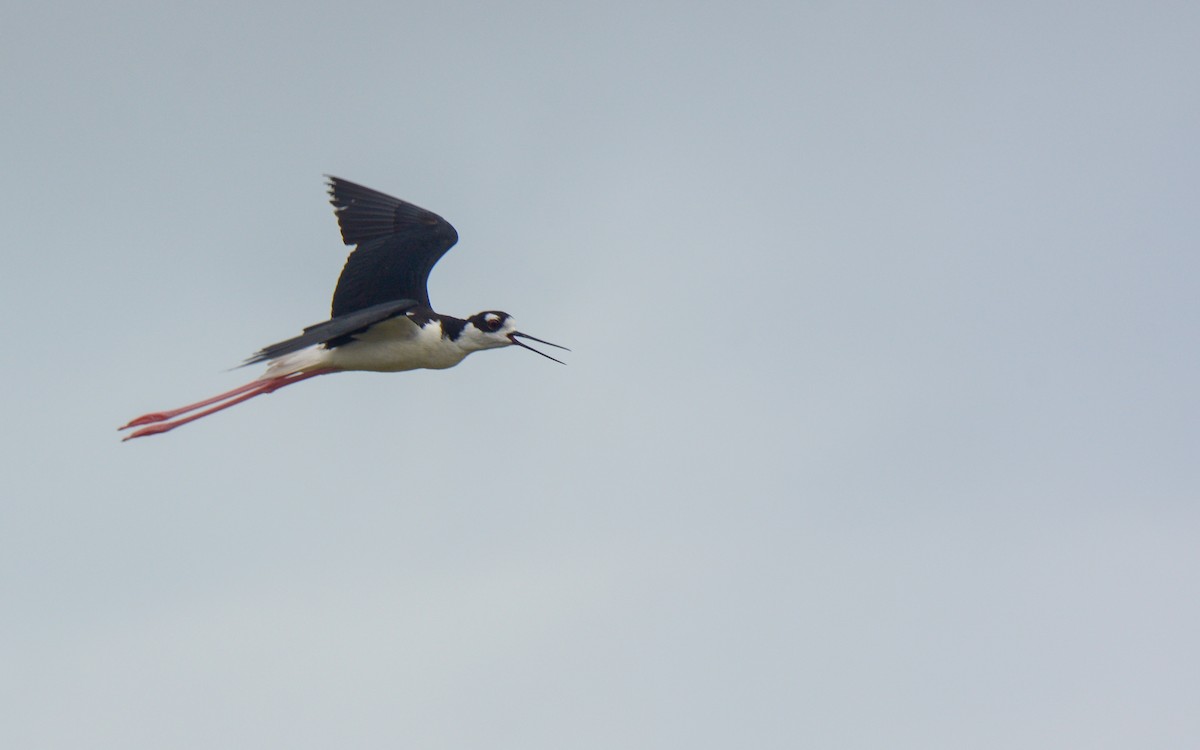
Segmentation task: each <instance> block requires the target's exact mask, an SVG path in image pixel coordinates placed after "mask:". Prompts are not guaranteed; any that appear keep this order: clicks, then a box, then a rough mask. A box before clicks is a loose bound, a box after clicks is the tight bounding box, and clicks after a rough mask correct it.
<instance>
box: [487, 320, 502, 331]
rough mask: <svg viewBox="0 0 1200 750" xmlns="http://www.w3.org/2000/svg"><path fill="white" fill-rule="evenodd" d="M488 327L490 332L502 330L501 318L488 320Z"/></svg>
mask: <svg viewBox="0 0 1200 750" xmlns="http://www.w3.org/2000/svg"><path fill="white" fill-rule="evenodd" d="M487 327H488V330H489V331H497V330H499V329H500V319H499V318H488V322H487Z"/></svg>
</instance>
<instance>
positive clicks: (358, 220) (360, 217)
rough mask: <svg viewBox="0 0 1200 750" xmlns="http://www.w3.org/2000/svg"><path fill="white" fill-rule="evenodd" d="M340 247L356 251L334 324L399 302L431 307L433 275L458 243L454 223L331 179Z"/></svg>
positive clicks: (342, 282) (337, 296)
mask: <svg viewBox="0 0 1200 750" xmlns="http://www.w3.org/2000/svg"><path fill="white" fill-rule="evenodd" d="M329 195H330V199H329V202H330V203H332V204H333V206H334V211H335V212H336V213H337V219H338V226H340V227H341V229H342V241H343V242H345V243H346V244H347V245H357V247H356V248H355V249H354V250H353V251H352V252H351V253H350V257H349V258H347V259H346V265H345V266H344V267H343V268H342V275H341V277H340V278H339V279H338V284H337V289H336V290H334V292H333V310H332V312H331V317H332V318H338V317H340V316H343V315H347V314H349V313H352V312H355V311H356V310H363V309H366V308H368V307H373V306H375V305H381V304H383V303H387V302H394V301H396V300H404V299H407V300H414V301H416V302H417V303H419V304H421V305H424V306H425V307H430V304H429V291H428V289H427V288H426V284H427V282H428V280H429V272H430V271H432V270H433V266H434V264H435V263H437V262H438V260H439V259H441V257H442V256H443V255H445V254H446V251H447V250H449V249H450V248H451V247H453V246H454V243H455V242H458V232H456V231H454V227H452V226H450V223H449V222H448V221H446V220H445V219H443V218H442V217H440V216H438V215H437V214H435V213H433V212H432V211H426V210H425V209H423V208H419V207H417V206H414V205H413V204H411V203H406V202H404V201H402V200H399V199H397V198H393V197H391V196H390V195H384V194H383V193H380V192H378V191H376V190H372V189H370V188H366V187H363V186H362V185H356V184H355V183H353V182H348V181H346V180H343V179H341V178H339V177H330V178H329Z"/></svg>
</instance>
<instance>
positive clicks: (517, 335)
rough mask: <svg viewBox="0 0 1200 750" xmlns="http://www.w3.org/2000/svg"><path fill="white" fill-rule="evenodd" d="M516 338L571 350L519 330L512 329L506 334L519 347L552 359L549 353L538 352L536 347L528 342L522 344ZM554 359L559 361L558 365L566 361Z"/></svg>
mask: <svg viewBox="0 0 1200 750" xmlns="http://www.w3.org/2000/svg"><path fill="white" fill-rule="evenodd" d="M518 338H522V339H529V340H530V341H536V342H538V343H539V344H545V345H546V346H553V347H554V348H555V349H562V350H563V351H568V352H569V351H571V350H570V349H568V348H567V347H565V346H559V345H558V344H551V343H550V342H549V341H542V340H541V339H535V338H534V337H533V336H530V335H529V334H528V333H521V332H520V331H513V332H512V333H510V334H508V340H509V341H511V342H513V343H514V344H516V345H517V346H519V347H521V348H522V349H528V350H529V351H531V352H533V353H534V354H540V355H542V356H543V357H545V358H546V359H554V357H551V356H550V355H549V354H546V353H545V352H539V351H538V350H537V349H534V348H533V347H532V346H530V345H529V344H523V343H521V342H520V341H517V339H518ZM554 361H555V362H557V363H559V364H560V365H565V364H566V362H563V361H562V360H561V359H554Z"/></svg>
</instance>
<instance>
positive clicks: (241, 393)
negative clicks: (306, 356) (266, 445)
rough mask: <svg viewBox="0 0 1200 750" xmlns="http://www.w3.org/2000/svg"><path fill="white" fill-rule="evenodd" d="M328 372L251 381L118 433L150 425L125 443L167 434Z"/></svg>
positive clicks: (141, 419)
mask: <svg viewBox="0 0 1200 750" xmlns="http://www.w3.org/2000/svg"><path fill="white" fill-rule="evenodd" d="M330 372H334V370H332V369H325V370H313V371H311V372H301V373H293V374H291V375H280V376H279V377H274V378H268V379H263V380H255V381H252V382H250V383H246V384H245V385H243V386H239V387H237V388H234V389H233V390H231V391H226V392H225V393H222V394H219V395H216V396H213V397H212V398H208V399H205V400H203V401H197V402H196V403H194V404H188V405H187V406H182V407H180V408H178V409H172V410H171V411H164V412H154V413H151V414H144V415H142V416H140V417H138V418H137V419H135V420H133V421H132V422H130V423H129V424H127V425H125V426H124V427H121V428H120V429H122V430H125V429H128V428H130V427H137V426H140V425H144V424H149V425H150V426H149V427H143V428H142V429H140V430H138V431H137V432H134V433H131V434H129V435H126V436H125V438H124V439H125V440H132V439H133V438H137V437H145V436H147V435H158V434H160V433H163V432H169V431H171V430H173V429H175V428H176V427H179V426H180V425H185V424H187V423H188V422H194V421H196V420H197V419H199V418H201V417H207V416H208V415H209V414H215V413H217V412H219V411H221V410H222V409H228V408H229V407H231V406H234V405H235V404H240V403H242V402H243V401H248V400H250V399H252V398H254V397H255V396H261V395H262V394H264V393H272V392H274V391H277V390H279V389H280V388H282V387H284V386H285V385H291V384H293V383H299V382H300V381H301V380H308V379H309V378H313V377H316V376H317V375H325V374H326V373H330ZM233 396H236V397H237V398H231V397H233ZM222 402H223V403H222ZM210 404H217V405H216V406H213V407H212V408H211V409H205V410H204V411H201V412H198V413H196V414H193V415H192V416H190V417H185V418H184V419H177V420H175V421H174V422H169V421H167V420H169V419H171V418H172V417H177V416H179V415H180V414H186V413H188V412H190V411H195V410H196V409H199V408H200V407H203V406H209V405H210Z"/></svg>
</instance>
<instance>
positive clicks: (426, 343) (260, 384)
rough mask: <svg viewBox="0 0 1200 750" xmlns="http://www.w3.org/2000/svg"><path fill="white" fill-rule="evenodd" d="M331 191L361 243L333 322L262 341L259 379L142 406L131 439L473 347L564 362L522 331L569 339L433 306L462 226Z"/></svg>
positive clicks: (345, 185)
mask: <svg viewBox="0 0 1200 750" xmlns="http://www.w3.org/2000/svg"><path fill="white" fill-rule="evenodd" d="M329 195H330V201H329V202H330V203H332V204H333V207H334V212H335V213H336V215H337V220H338V226H339V227H341V230H342V241H343V242H344V243H345V244H347V245H354V246H355V249H354V250H352V251H351V252H350V257H349V258H347V259H346V265H345V267H344V268H342V275H341V277H340V278H339V279H338V283H337V288H336V289H335V290H334V292H333V310H332V312H331V313H330V317H329V320H327V321H325V322H324V323H317V324H316V325H311V326H309V327H308V328H305V329H304V332H303V333H301V334H300V335H299V336H296V337H294V338H290V339H287V340H286V341H280V342H279V343H276V344H271V345H269V346H264V347H263V348H262V349H260V350H258V351H257V352H256V353H255V354H254V355H252V356H251V357H250V358H249V359H247V360H246V362H245V363H244V364H246V365H253V364H258V363H262V362H265V363H266V365H267V369H266V372H265V373H264V374H263V375H262V377H260V378H258V379H257V380H253V381H251V382H249V383H246V384H245V385H243V386H240V387H238V388H234V389H233V390H231V391H226V392H225V393H221V394H218V395H216V396H213V397H212V398H208V399H205V400H203V401H198V402H196V403H194V404H188V405H187V406H182V407H180V408H178V409H171V410H169V411H161V412H152V413H150V414H143V415H142V416H140V417H138V418H136V419H134V420H131V421H130V422H129V424H126V425H124V426H123V427H121V428H120V429H121V430H128V429H132V428H135V427H137V428H140V429H137V430H135V431H134V432H131V433H129V434H128V435H126V437H125V440H130V439H132V438H138V437H146V436H147V435H158V434H161V433H164V432H167V431H169V430H173V429H175V428H176V427H179V426H180V425H185V424H187V423H188V422H194V421H195V420H197V419H200V418H201V417H206V416H208V415H209V414H213V413H215V412H218V411H221V410H222V409H227V408H229V407H230V406H234V405H235V404H240V403H242V402H243V401H247V400H249V399H252V398H254V397H255V396H261V395H262V394H264V393H272V392H274V391H277V390H279V389H280V388H283V387H284V386H287V385H292V384H294V383H299V382H300V381H302V380H308V379H309V378H312V377H316V376H317V375H328V374H329V373H334V372H345V371H348V370H366V371H371V372H400V371H403V370H417V369H422V368H428V369H432V370H442V369H445V368H447V367H453V366H454V365H456V364H458V363H459V362H461V361H463V359H464V358H466V356H467V355H468V354H470V353H472V352H477V351H482V350H484V349H499V348H501V347H505V346H513V345H516V346H520V347H522V348H525V349H528V350H529V351H531V352H535V353H537V354H540V355H542V356H543V357H546V358H547V359H552V360H554V361H555V362H558V363H559V364H564V363H563V362H562V361H561V360H559V359H555V358H554V357H551V356H550V355H549V354H546V353H545V352H542V351H538V350H537V349H535V348H533V347H532V346H529V345H528V344H526V343H525V342H524V341H522V339H525V340H528V341H536V342H537V343H539V344H545V345H547V346H553V347H555V348H557V349H564V350H566V349H567V348H566V347H565V346H559V345H558V344H551V343H550V342H549V341H543V340H541V339H538V338H534V337H533V336H530V335H529V334H527V333H522V332H520V331H518V330H517V328H516V324H515V323H514V322H513V319H512V317H511V316H510V315H509V314H508V313H504V312H499V311H497V310H488V311H485V312H481V313H476V314H475V315H472V316H471V317H469V318H465V319H464V318H455V317H451V316H449V315H441V314H439V313H436V312H434V311H433V309H432V308H431V307H430V304H429V292H428V290H427V289H426V286H427V283H428V280H429V272H430V271H432V270H433V266H434V264H435V263H437V262H438V260H439V259H440V258H441V257H442V256H443V255H445V254H446V252H447V251H448V250H449V249H450V248H451V247H453V246H454V243H455V242H458V232H456V231H455V230H454V227H452V226H450V223H449V222H448V221H446V220H445V219H443V218H442V217H440V216H438V215H437V214H435V213H433V212H432V211H426V210H425V209H423V208H418V207H417V206H414V205H413V204H411V203H406V202H405V201H402V200H399V199H397V198H393V197H391V196H389V195H384V194H383V193H380V192H378V191H375V190H372V189H370V188H367V187H363V186H362V185H356V184H355V183H353V182H350V181H348V180H343V179H341V178H338V177H330V178H329ZM568 351H569V350H568ZM184 415H187V416H184Z"/></svg>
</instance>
